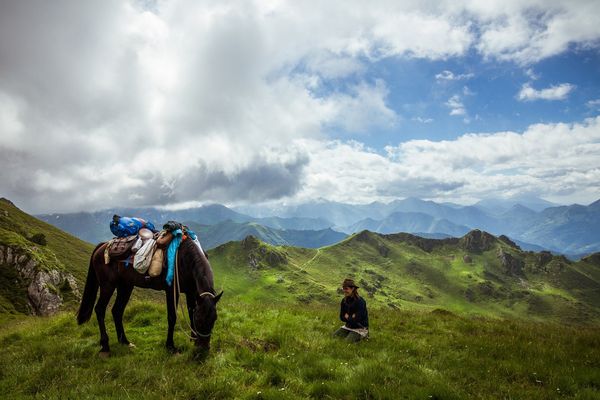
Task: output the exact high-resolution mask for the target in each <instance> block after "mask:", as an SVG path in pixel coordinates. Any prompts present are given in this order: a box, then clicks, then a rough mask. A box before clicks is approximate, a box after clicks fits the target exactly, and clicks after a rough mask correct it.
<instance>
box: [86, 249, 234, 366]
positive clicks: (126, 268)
mask: <svg viewBox="0 0 600 400" xmlns="http://www.w3.org/2000/svg"><path fill="white" fill-rule="evenodd" d="M105 248H106V243H100V244H98V245H97V246H96V248H95V249H94V251H93V252H92V256H91V258H90V264H89V269H88V274H87V279H86V282H85V289H84V290H83V296H82V299H81V304H80V306H79V310H78V311H77V323H78V324H79V325H81V324H83V323H85V322H87V321H88V320H89V319H90V317H91V315H92V311H95V312H96V318H97V319H98V327H99V329H100V346H101V348H100V355H101V356H104V357H106V356H108V355H109V354H110V346H109V344H108V341H109V340H108V335H107V333H106V326H105V324H104V317H105V314H106V308H107V306H108V302H109V301H110V298H111V297H112V295H113V292H114V291H115V289H116V291H117V298H116V300H115V303H114V305H113V307H112V315H113V320H114V323H115V328H116V333H117V339H118V341H119V343H121V344H123V345H127V346H130V347H135V346H134V345H133V343H131V342H129V340H128V339H127V336H126V335H125V330H124V328H123V313H124V311H125V307H126V306H127V303H128V302H129V298H130V297H131V292H132V291H133V288H134V287H135V286H137V287H141V288H148V289H154V290H164V291H165V294H166V299H167V320H168V326H169V328H168V331H167V340H166V342H165V346H166V348H167V349H168V350H169V351H171V352H172V353H177V352H179V350H178V349H177V348H176V347H175V344H174V342H173V329H174V327H175V322H176V320H177V305H178V303H179V292H181V293H185V297H186V302H187V309H188V314H189V320H190V322H191V324H190V325H191V330H192V333H191V338H192V340H193V341H194V344H195V345H196V347H197V348H198V349H199V350H201V351H204V352H205V353H208V351H209V349H210V337H211V334H212V330H213V327H214V324H215V321H216V320H217V307H216V305H217V303H218V301H219V300H220V298H221V296H222V295H223V292H221V293H219V294H218V295H217V294H216V292H215V289H214V283H213V272H212V268H211V266H210V263H209V262H208V259H207V257H206V254H204V252H202V251H200V249H199V247H198V246H197V245H196V244H195V243H194V242H193V241H192V240H189V239H188V240H184V241H182V242H181V244H180V246H179V250H178V251H177V256H176V266H177V268H176V272H175V274H174V275H175V276H174V279H173V283H172V285H171V286H169V285H168V284H167V282H166V280H165V277H166V274H167V271H166V270H167V268H163V270H162V273H161V275H159V276H157V277H153V278H151V277H149V276H147V275H143V274H140V273H139V272H137V271H135V270H134V268H133V265H131V263H129V265H127V264H126V263H125V262H124V260H122V259H120V260H119V259H117V260H111V261H110V262H109V263H108V264H106V263H105V260H104V249H105ZM98 289H100V296H99V298H98V302H97V303H96V296H97V292H98ZM94 303H95V307H94Z"/></svg>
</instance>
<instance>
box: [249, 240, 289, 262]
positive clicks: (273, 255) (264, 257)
mask: <svg viewBox="0 0 600 400" xmlns="http://www.w3.org/2000/svg"><path fill="white" fill-rule="evenodd" d="M242 248H243V249H244V250H246V251H247V252H248V267H250V269H252V270H257V269H261V268H265V267H275V268H276V267H279V266H280V265H282V264H287V263H288V260H287V255H286V254H285V253H284V252H282V251H279V250H277V249H274V248H271V247H270V246H268V245H265V244H263V243H261V242H260V240H258V239H257V238H255V237H254V236H252V235H249V236H247V237H246V238H245V239H244V240H242Z"/></svg>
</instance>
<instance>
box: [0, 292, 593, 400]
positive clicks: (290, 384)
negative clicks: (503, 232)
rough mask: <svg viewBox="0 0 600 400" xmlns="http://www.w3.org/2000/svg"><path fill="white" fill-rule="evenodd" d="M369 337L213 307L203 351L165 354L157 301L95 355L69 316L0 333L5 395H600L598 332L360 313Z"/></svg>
mask: <svg viewBox="0 0 600 400" xmlns="http://www.w3.org/2000/svg"><path fill="white" fill-rule="evenodd" d="M370 311H371V312H370V320H371V339H369V340H368V341H365V342H361V343H358V344H351V343H346V342H345V341H344V340H341V339H337V338H333V337H332V336H331V333H332V332H333V331H334V330H335V329H336V328H337V327H338V326H339V324H340V323H339V321H337V312H338V310H337V307H336V306H334V305H319V304H309V305H276V304H273V303H267V302H254V303H252V304H247V303H246V302H244V301H242V300H241V299H240V298H239V297H232V298H229V299H228V298H226V297H225V298H224V299H223V301H222V304H220V314H219V320H218V322H217V325H216V327H215V331H214V337H213V340H212V350H211V354H210V355H209V356H208V357H207V358H206V359H204V360H197V359H195V358H194V357H195V353H194V349H193V346H192V345H191V344H190V343H189V342H188V341H187V340H186V337H185V335H184V333H183V332H182V331H181V330H180V329H179V328H177V330H176V335H175V339H176V344H177V345H179V346H181V347H182V350H183V351H182V354H180V355H176V356H174V355H170V354H169V353H168V352H166V350H165V349H164V347H163V343H164V340H165V332H166V318H165V310H164V305H163V304H158V303H152V302H147V303H144V302H139V301H138V302H135V303H134V304H132V305H130V307H129V308H128V310H127V311H126V314H125V320H126V321H125V326H126V330H127V333H128V337H129V339H130V340H131V341H133V342H135V343H136V345H137V347H136V348H134V349H129V348H126V347H123V346H120V345H118V344H116V343H115V334H114V327H113V325H112V321H111V318H110V317H108V318H107V320H108V327H109V334H110V335H111V342H112V350H113V351H112V355H111V357H110V358H108V359H101V358H99V357H98V355H97V351H98V349H99V346H98V344H97V341H98V331H97V326H96V324H95V322H90V323H88V324H86V325H83V326H77V325H76V323H75V321H74V317H73V315H71V314H61V315H59V316H57V317H53V318H43V319H40V318H27V317H26V318H22V319H18V320H13V321H11V322H10V323H5V324H4V325H3V326H2V327H1V328H0V344H1V346H2V349H3V356H2V357H1V358H0V391H1V393H3V397H4V398H57V399H58V398H61V399H62V398H78V399H79V398H81V399H85V398H98V397H101V398H119V399H122V398H145V399H153V398H157V399H159V398H166V397H172V398H181V399H223V398H236V399H237V398H248V399H254V398H256V399H260V398H273V399H280V398H289V399H306V398H318V399H322V398H336V399H338V398H339V399H398V398H407V399H429V398H437V399H453V398H457V399H459V398H469V399H497V398H522V399H525V398H527V399H529V398H536V399H553V398H559V397H560V398H575V399H593V398H598V396H600V384H599V382H600V334H599V333H598V330H597V329H592V328H591V327H588V328H585V327H583V328H582V327H573V328H572V327H566V326H560V325H556V324H539V323H529V322H525V321H500V320H495V319H483V318H466V317H460V316H456V315H454V314H450V313H448V312H442V311H440V312H438V311H435V312H433V313H430V312H407V311H398V310H390V309H387V308H383V309H377V308H372V309H371V310H370Z"/></svg>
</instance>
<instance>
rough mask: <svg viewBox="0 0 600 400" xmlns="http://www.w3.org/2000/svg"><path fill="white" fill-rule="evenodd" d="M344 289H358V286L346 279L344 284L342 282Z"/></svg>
mask: <svg viewBox="0 0 600 400" xmlns="http://www.w3.org/2000/svg"><path fill="white" fill-rule="evenodd" d="M342 287H352V288H357V289H358V286H356V284H354V280H352V279H349V278H346V279H344V282H342Z"/></svg>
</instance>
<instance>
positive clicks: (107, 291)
mask: <svg viewBox="0 0 600 400" xmlns="http://www.w3.org/2000/svg"><path fill="white" fill-rule="evenodd" d="M114 291H115V287H114V286H112V285H107V286H101V287H100V298H99V299H98V302H97V303H96V307H95V308H94V310H95V311H96V318H97V319H98V327H99V328H100V346H101V348H100V354H101V355H103V354H104V355H108V353H109V352H110V347H109V346H108V335H107V334H106V325H105V324H104V317H105V315H106V307H107V306H108V302H109V301H110V298H111V296H112V294H113V292H114Z"/></svg>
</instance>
